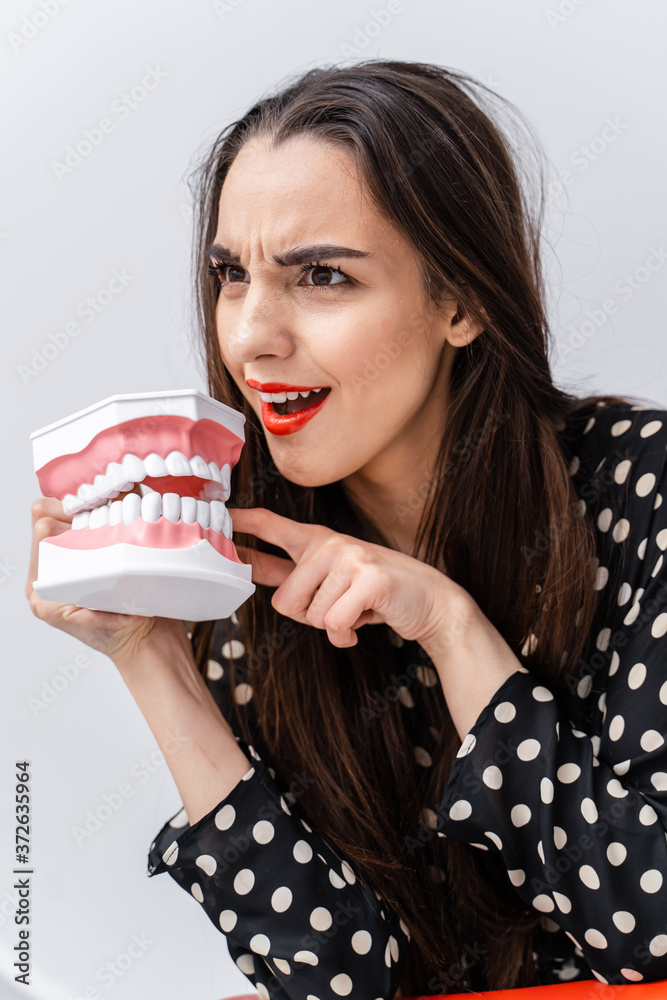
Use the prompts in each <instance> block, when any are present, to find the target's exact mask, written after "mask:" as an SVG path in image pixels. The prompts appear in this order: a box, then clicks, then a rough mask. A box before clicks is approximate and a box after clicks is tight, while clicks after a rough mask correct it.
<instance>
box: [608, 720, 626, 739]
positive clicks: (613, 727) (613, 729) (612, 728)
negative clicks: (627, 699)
mask: <svg viewBox="0 0 667 1000" xmlns="http://www.w3.org/2000/svg"><path fill="white" fill-rule="evenodd" d="M624 729H625V719H624V718H623V716H622V715H615V716H614V718H613V719H612V720H611V722H610V723H609V739H610V740H613V741H614V742H616V740H620V738H621V736H622V735H623V730H624Z"/></svg>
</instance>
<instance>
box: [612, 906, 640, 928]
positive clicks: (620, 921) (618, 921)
mask: <svg viewBox="0 0 667 1000" xmlns="http://www.w3.org/2000/svg"><path fill="white" fill-rule="evenodd" d="M611 919H612V920H613V921H614V925H615V926H616V927H618V929H619V931H621V933H622V934H630V932H631V931H633V930H634V929H635V918H634V917H633V916H632V914H631V913H628V911H627V910H617V911H616V913H612V915H611Z"/></svg>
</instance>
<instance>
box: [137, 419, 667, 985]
mask: <svg viewBox="0 0 667 1000" xmlns="http://www.w3.org/2000/svg"><path fill="white" fill-rule="evenodd" d="M564 440H565V439H564ZM566 440H567V442H568V443H567V445H566V447H567V448H568V453H567V455H566V457H567V460H568V462H569V473H570V476H571V477H572V478H573V481H574V483H575V486H576V489H577V493H578V496H579V498H580V500H579V503H580V505H581V510H582V512H585V513H586V514H587V515H588V516H590V517H591V519H592V522H593V525H594V529H595V536H596V541H597V556H596V564H595V567H594V568H595V571H596V572H595V584H594V586H595V589H596V591H598V592H599V593H598V604H597V610H596V618H595V621H594V623H593V628H592V630H591V633H590V636H589V639H588V641H587V646H586V647H585V649H584V652H583V655H582V657H581V658H580V662H579V668H578V669H577V671H576V672H575V673H574V674H573V675H571V676H570V677H569V678H568V683H567V685H566V688H565V689H564V690H559V691H558V692H557V693H555V692H554V691H553V690H552V689H551V688H550V687H549V686H548V685H547V684H544V683H541V682H538V681H537V680H536V678H535V677H534V676H532V675H531V674H530V673H529V671H528V670H527V669H526V668H525V667H523V666H522V667H520V668H519V669H518V670H517V671H516V672H515V673H514V674H512V676H511V677H509V678H508V679H507V680H506V681H505V682H504V683H503V685H502V686H501V687H500V688H499V690H498V691H497V692H496V694H495V695H494V697H493V698H492V699H491V701H490V702H489V704H488V705H486V707H485V708H484V709H483V710H482V712H481V714H480V715H479V717H478V718H477V720H476V722H475V724H474V726H473V727H472V729H471V730H470V732H469V733H468V734H467V735H466V737H465V739H464V740H463V741H462V744H461V747H460V749H459V751H458V756H457V758H456V761H455V764H454V767H453V769H452V772H451V775H450V778H449V781H448V783H447V787H446V789H445V793H444V797H443V800H442V802H439V803H431V802H425V803H424V804H423V809H422V810H421V816H422V818H423V819H424V824H425V827H430V828H431V835H432V836H437V837H440V838H443V839H442V840H440V841H438V842H439V843H441V844H443V846H444V843H445V839H446V838H448V837H449V838H453V839H456V840H462V841H465V842H467V843H468V844H470V845H472V846H473V847H474V848H475V849H478V850H483V851H487V852H489V858H491V857H493V858H494V859H495V860H497V863H498V865H499V866H501V867H502V868H503V869H504V870H505V871H506V872H507V874H508V877H509V879H510V880H511V883H512V885H513V886H514V888H515V890H516V892H517V894H518V895H519V896H520V897H521V899H523V900H524V901H525V902H526V903H527V904H528V905H530V906H531V907H533V908H534V909H535V910H536V911H537V913H538V914H539V915H540V930H539V932H538V936H537V944H536V950H535V951H534V952H533V960H534V962H535V964H536V967H537V969H538V974H539V978H540V981H541V982H542V983H558V982H565V981H569V980H577V979H592V978H593V977H595V978H597V979H599V980H600V981H601V982H609V983H634V982H641V981H645V982H649V981H655V980H658V979H667V886H665V884H664V882H665V878H666V876H667V836H666V833H665V830H666V828H667V745H666V743H665V739H666V736H667V639H666V638H665V636H666V634H667V565H665V562H664V552H665V550H666V549H667V502H663V501H664V499H665V491H666V490H667V470H666V464H667V410H660V409H649V408H644V407H634V406H630V405H627V404H623V405H616V406H599V407H597V409H596V410H595V411H594V414H593V415H591V414H590V411H589V414H588V416H584V417H582V416H581V415H580V416H575V417H574V418H572V428H571V434H570V432H569V429H568V436H567V439H566ZM376 627H380V626H376ZM531 638H532V640H534V637H529V640H528V641H531ZM393 642H394V644H395V646H396V647H397V655H402V656H404V660H405V664H408V663H413V664H415V663H418V664H419V666H418V667H417V668H416V670H412V671H411V672H409V677H408V676H407V673H406V680H407V683H406V684H405V685H402V686H401V688H400V690H399V697H400V700H401V703H402V705H403V707H404V714H405V719H406V725H407V726H408V730H409V732H410V733H411V734H413V739H414V758H415V763H414V766H415V768H428V767H430V766H432V763H433V758H432V753H433V752H435V745H436V743H435V734H434V732H433V731H429V727H428V726H425V725H423V724H422V723H421V715H420V697H421V692H423V691H424V689H425V688H426V687H429V686H432V685H434V684H437V683H438V679H437V674H436V673H435V670H434V669H433V666H432V664H430V661H429V660H428V657H427V656H426V654H425V653H424V651H423V650H421V648H420V647H419V646H418V645H417V644H416V643H414V642H403V640H402V639H401V638H400V637H399V636H396V635H395V634H394V635H393ZM210 655H211V658H210V660H209V662H208V683H209V685H210V688H211V690H212V691H213V693H214V695H215V697H216V700H217V702H218V704H219V705H220V708H221V711H222V712H223V713H224V714H225V717H226V718H228V719H229V721H230V723H232V724H233V712H232V708H231V705H230V700H231V687H230V685H229V683H228V671H229V670H230V669H234V670H235V672H236V678H237V680H238V681H240V682H241V683H240V684H239V686H238V688H237V691H236V699H237V701H241V700H242V701H243V702H244V703H246V704H249V708H250V709H252V704H251V702H252V687H251V686H250V684H248V683H247V680H246V677H247V667H246V663H245V650H244V646H243V636H242V635H241V634H240V631H239V627H238V621H237V619H236V615H232V617H231V619H229V620H224V621H220V622H218V623H216V629H215V631H214V635H213V640H212V646H211V653H210ZM521 655H522V656H525V655H526V647H525V646H524V649H523V650H522V654H521ZM251 718H252V715H251ZM237 740H238V742H239V746H240V747H241V749H242V750H243V751H244V753H245V754H246V756H247V757H248V771H247V773H246V774H245V775H244V776H243V778H242V779H241V780H240V781H239V782H238V784H237V785H236V787H235V788H233V789H232V791H231V792H230V793H229V794H228V795H227V796H226V798H225V799H223V800H222V801H221V802H219V803H218V804H217V805H216V806H215V807H214V808H213V809H211V811H210V812H209V813H208V814H207V815H206V816H204V817H203V818H201V819H200V820H199V821H198V822H197V823H195V824H194V826H190V825H189V824H188V822H187V817H186V814H185V810H184V809H181V810H180V811H179V812H178V813H177V814H176V815H175V816H174V817H173V818H172V819H170V820H169V821H168V822H167V823H166V824H165V826H164V827H163V828H162V829H161V830H160V832H159V833H158V835H157V836H156V838H155V841H154V842H153V844H152V845H151V848H150V851H149V856H148V874H149V875H156V874H159V873H161V872H168V873H169V874H170V875H171V877H172V878H173V879H174V881H175V882H176V883H177V884H178V885H180V886H181V887H182V888H183V889H185V890H186V892H188V893H189V894H190V895H191V896H193V897H194V899H195V900H196V901H197V903H199V904H200V905H201V906H202V907H203V909H204V910H205V912H206V914H207V915H208V917H209V918H210V920H211V921H212V922H213V925H214V926H215V927H216V929H217V930H219V931H220V932H221V933H222V934H223V935H225V937H226V940H227V946H228V949H229V953H230V955H231V957H232V958H233V959H234V961H235V962H236V964H237V966H238V967H239V969H241V971H242V972H243V973H244V974H245V975H246V976H247V977H248V979H249V980H250V981H251V983H252V984H253V986H254V987H255V988H256V990H257V991H258V993H259V995H260V996H261V997H272V998H279V1000H284V998H291V1000H336V998H337V997H347V996H352V997H354V1000H380V998H391V997H393V996H394V994H395V993H396V991H397V989H398V985H399V981H400V979H401V972H402V967H403V963H404V959H405V954H406V948H407V942H408V940H409V937H408V931H407V927H406V926H405V924H404V923H403V921H402V920H399V919H398V918H397V916H396V915H395V914H393V913H392V912H391V911H390V909H389V908H388V907H387V906H386V905H384V904H383V901H382V899H381V898H380V897H379V896H378V895H376V894H375V893H374V892H373V891H371V890H370V888H369V887H367V886H366V885H365V884H364V882H363V881H362V879H361V877H360V875H359V873H357V872H355V870H354V867H353V866H352V865H351V864H350V863H349V862H348V861H347V860H346V859H345V858H343V857H340V856H339V855H338V854H337V853H336V852H335V851H334V850H332V848H331V847H330V846H329V845H328V844H327V843H326V841H325V840H323V839H322V838H321V837H320V836H318V835H317V834H315V833H314V832H313V830H312V829H311V828H310V827H309V826H308V824H307V823H306V822H305V821H304V820H303V819H302V818H301V817H300V814H299V804H298V799H299V795H300V794H302V793H303V791H304V790H305V787H307V782H308V776H307V769H306V768H304V774H303V775H296V776H295V778H294V780H293V781H292V782H291V784H290V786H289V787H285V786H284V785H282V784H281V783H280V781H279V779H278V778H277V777H276V772H275V770H274V769H273V768H272V767H271V761H270V760H269V759H268V753H267V751H266V748H265V746H264V744H263V742H262V739H261V733H258V732H256V730H253V743H252V744H249V743H246V742H245V741H244V740H243V739H241V738H240V737H238V736H237ZM443 877H444V873H443V871H442V869H440V868H439V867H438V866H433V878H434V880H435V881H442V880H443ZM433 992H434V993H438V992H441V990H440V989H434V990H433Z"/></svg>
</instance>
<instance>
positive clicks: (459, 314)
mask: <svg viewBox="0 0 667 1000" xmlns="http://www.w3.org/2000/svg"><path fill="white" fill-rule="evenodd" d="M468 294H469V295H470V296H471V298H473V299H474V300H475V305H476V306H477V308H478V309H479V311H480V312H481V313H482V315H483V316H484V317H485V318H486V319H487V320H488V318H489V317H488V314H487V312H486V310H485V309H484V307H483V306H482V304H481V303H480V301H479V299H478V298H477V295H476V294H475V292H473V291H472V290H471V289H468ZM453 308H454V314H453V315H452V316H451V318H450V320H449V325H448V326H449V328H448V330H447V332H446V339H447V340H448V341H449V343H450V344H452V345H453V346H454V347H465V345H466V344H471V343H472V341H473V340H474V339H475V337H477V336H479V334H480V333H483V332H484V326H483V325H482V324H481V323H478V322H477V321H476V320H474V319H473V318H472V316H471V315H470V313H468V312H466V309H465V306H464V305H463V304H462V303H461V302H459V301H455V302H454V303H453Z"/></svg>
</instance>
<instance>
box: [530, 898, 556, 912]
mask: <svg viewBox="0 0 667 1000" xmlns="http://www.w3.org/2000/svg"><path fill="white" fill-rule="evenodd" d="M533 908H534V909H535V910H540V911H541V912H542V913H551V911H552V910H553V908H554V901H553V899H552V898H551V896H547V895H546V894H545V893H542V894H541V895H540V896H536V897H535V899H534V900H533Z"/></svg>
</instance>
